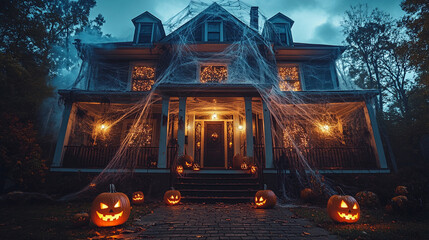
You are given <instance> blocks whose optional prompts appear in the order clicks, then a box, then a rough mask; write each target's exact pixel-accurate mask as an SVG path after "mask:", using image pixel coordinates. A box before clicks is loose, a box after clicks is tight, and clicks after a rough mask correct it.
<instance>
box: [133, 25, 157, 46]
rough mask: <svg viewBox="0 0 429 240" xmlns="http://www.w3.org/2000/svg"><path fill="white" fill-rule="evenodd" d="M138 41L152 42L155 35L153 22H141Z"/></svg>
mask: <svg viewBox="0 0 429 240" xmlns="http://www.w3.org/2000/svg"><path fill="white" fill-rule="evenodd" d="M137 36H138V39H137V43H151V42H152V36H153V23H140V24H139V33H138V35H137Z"/></svg>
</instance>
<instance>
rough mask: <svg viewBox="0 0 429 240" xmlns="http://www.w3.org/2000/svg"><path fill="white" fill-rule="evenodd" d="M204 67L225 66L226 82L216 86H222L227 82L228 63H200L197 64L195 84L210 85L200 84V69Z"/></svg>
mask: <svg viewBox="0 0 429 240" xmlns="http://www.w3.org/2000/svg"><path fill="white" fill-rule="evenodd" d="M205 66H225V67H226V72H227V73H228V74H227V77H226V80H225V81H224V82H220V83H218V84H224V83H226V82H228V80H229V68H228V63H225V62H200V63H199V64H198V68H197V82H198V83H199V84H210V83H202V82H201V79H200V77H201V75H200V74H201V67H205Z"/></svg>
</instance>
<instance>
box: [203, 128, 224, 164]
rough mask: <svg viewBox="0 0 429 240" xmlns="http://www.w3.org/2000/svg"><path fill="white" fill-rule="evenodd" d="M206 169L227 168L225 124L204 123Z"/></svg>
mask: <svg viewBox="0 0 429 240" xmlns="http://www.w3.org/2000/svg"><path fill="white" fill-rule="evenodd" d="M204 132H205V133H204V167H222V168H223V167H225V148H224V139H223V138H224V122H223V121H206V122H204Z"/></svg>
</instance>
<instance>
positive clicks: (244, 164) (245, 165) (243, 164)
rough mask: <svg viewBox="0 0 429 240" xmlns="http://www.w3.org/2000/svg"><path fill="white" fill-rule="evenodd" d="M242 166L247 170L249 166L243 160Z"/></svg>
mask: <svg viewBox="0 0 429 240" xmlns="http://www.w3.org/2000/svg"><path fill="white" fill-rule="evenodd" d="M240 167H241V169H243V170H246V169H247V168H248V166H247V163H245V162H243V163H242V164H241V166H240Z"/></svg>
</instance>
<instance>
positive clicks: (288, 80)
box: [279, 66, 301, 91]
mask: <svg viewBox="0 0 429 240" xmlns="http://www.w3.org/2000/svg"><path fill="white" fill-rule="evenodd" d="M279 77H280V81H279V87H280V90H282V91H300V90H301V83H300V81H299V68H298V66H282V67H279Z"/></svg>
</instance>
